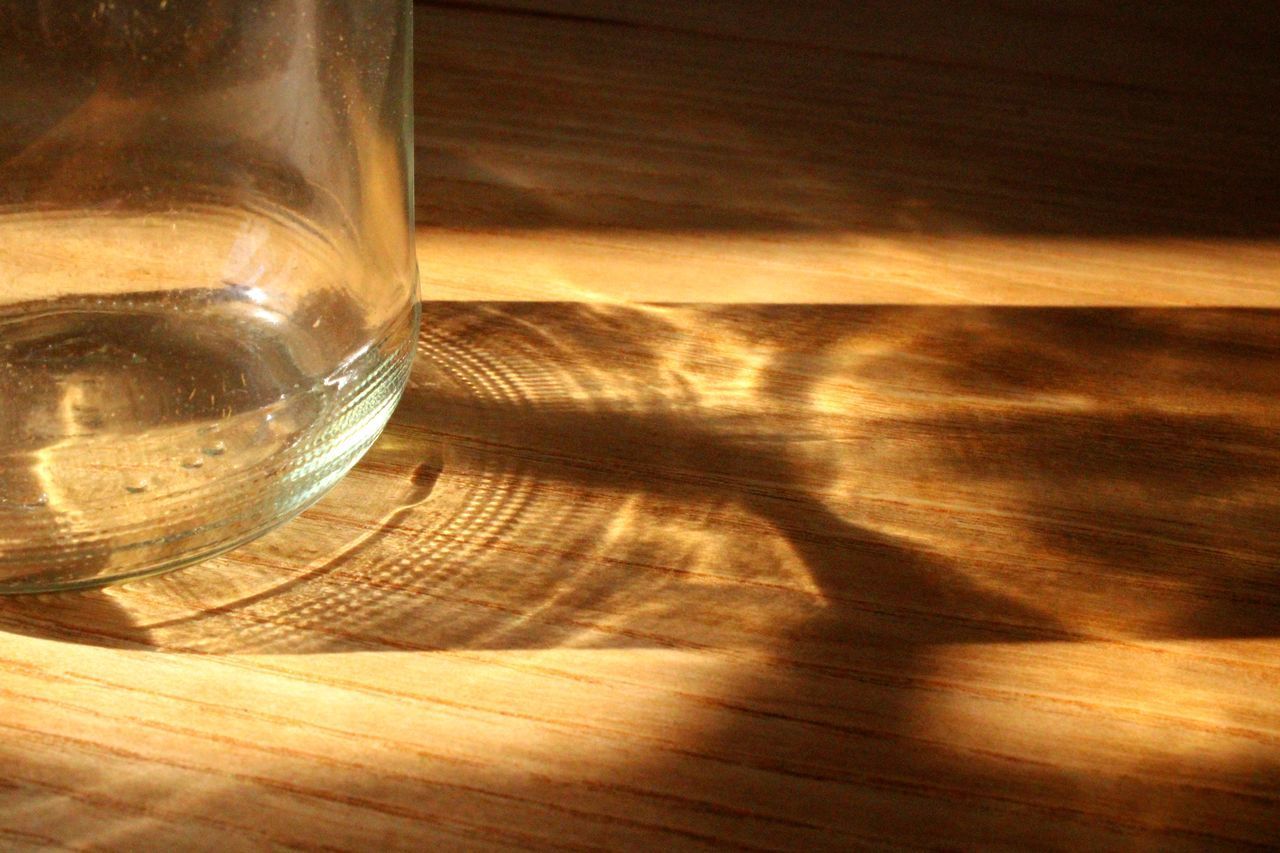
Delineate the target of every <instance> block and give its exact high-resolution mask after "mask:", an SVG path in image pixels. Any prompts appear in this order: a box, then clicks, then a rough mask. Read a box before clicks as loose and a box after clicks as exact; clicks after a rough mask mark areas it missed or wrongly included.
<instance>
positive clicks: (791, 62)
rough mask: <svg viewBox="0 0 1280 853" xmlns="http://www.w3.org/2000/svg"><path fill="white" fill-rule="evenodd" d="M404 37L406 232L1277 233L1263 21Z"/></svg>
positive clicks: (519, 26) (727, 23)
mask: <svg viewBox="0 0 1280 853" xmlns="http://www.w3.org/2000/svg"><path fill="white" fill-rule="evenodd" d="M520 6H524V7H526V8H524V9H520V8H515V7H520ZM530 7H532V8H530ZM574 12H586V13H587V14H574ZM418 17H419V22H420V23H419V56H420V57H422V63H423V64H422V65H421V66H420V68H419V71H418V75H417V76H418V93H419V99H420V101H419V105H418V110H417V112H418V116H419V122H418V130H417V137H416V138H417V164H418V170H417V181H418V193H417V198H418V222H419V223H420V224H422V225H425V226H428V227H440V228H444V229H450V230H452V229H469V230H474V229H495V228H497V229H533V230H537V229H571V230H574V231H586V232H594V231H598V230H603V231H610V230H617V229H622V230H645V231H655V232H658V233H662V234H670V233H673V232H682V231H693V232H701V231H706V232H715V233H720V232H733V233H741V232H762V233H765V234H778V233H791V232H814V231H816V232H825V231H839V232H851V233H859V234H866V233H871V234H876V233H891V234H897V233H913V234H917V233H920V234H956V233H965V234H970V233H978V234H1012V235H1018V234H1035V235H1059V236H1064V237H1069V238H1076V239H1078V238H1087V237H1135V238H1141V237H1149V238H1161V237H1178V236H1187V237H1195V238H1200V239H1206V238H1213V237H1219V238H1259V237H1273V236H1276V235H1277V234H1278V233H1280V158H1276V157H1275V156H1274V151H1275V150H1276V148H1277V145H1278V143H1280V112H1277V110H1275V109H1274V104H1275V103H1276V102H1277V101H1280V77H1278V76H1277V75H1276V72H1275V61H1274V44H1275V41H1276V36H1277V33H1278V32H1280V14H1277V7H1276V5H1275V4H1274V3H1263V2H1243V3H1233V4H1231V6H1230V8H1229V9H1221V8H1217V7H1213V6H1208V5H1206V4H1203V3H1191V2H1172V3H1163V4H1160V5H1159V6H1158V7H1157V6H1148V7H1144V8H1142V9H1141V10H1137V9H1126V8H1121V7H1114V8H1112V7H1104V6H1102V5H1099V4H1088V3H1075V4H1069V5H1068V6H1066V7H1064V6H1061V5H1057V4H1031V5H1020V4H994V3H972V2H970V3H954V2H946V0H926V2H917V3H912V4H903V3H887V2H868V3H858V4H853V5H851V4H848V3H835V2H830V0H801V2H797V3H792V4H787V6H785V7H783V6H779V5H777V4H774V3H764V2H760V1H759V0H739V2H734V3H717V4H652V3H625V4H609V5H608V7H607V8H600V7H598V6H595V5H593V4H585V3H564V2H553V1H552V0H548V2H541V3H499V2H493V3H490V2H484V0H482V1H481V2H467V3H454V2H431V3H423V4H420V5H419V7H418Z"/></svg>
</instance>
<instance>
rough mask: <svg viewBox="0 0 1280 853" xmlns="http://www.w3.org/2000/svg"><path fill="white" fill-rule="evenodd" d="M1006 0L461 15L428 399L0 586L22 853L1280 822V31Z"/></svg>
mask: <svg viewBox="0 0 1280 853" xmlns="http://www.w3.org/2000/svg"><path fill="white" fill-rule="evenodd" d="M967 5H968V7H969V11H970V14H971V15H973V16H974V19H973V21H970V22H969V23H968V24H967V25H966V26H964V27H960V26H959V25H958V24H957V26H956V28H951V29H949V27H948V22H949V21H951V20H952V19H951V18H948V17H947V15H948V14H951V15H952V16H958V15H959V13H958V12H951V13H948V12H947V11H946V9H947V8H948V5H947V4H936V5H930V6H928V7H927V8H925V7H924V6H923V4H922V6H921V8H923V9H924V11H912V12H909V13H904V14H905V15H906V16H905V17H901V16H896V15H894V14H891V11H892V10H891V9H890V7H889V6H888V5H883V6H879V5H876V4H870V5H868V6H867V7H866V9H865V10H863V11H861V12H858V13H857V14H856V15H854V16H853V17H852V18H846V17H845V16H843V15H840V14H837V13H835V12H833V11H832V9H834V4H831V5H827V4H818V3H811V4H808V5H807V6H803V7H802V8H803V9H807V10H809V11H808V14H810V15H812V16H818V17H814V18H813V19H812V20H810V21H809V23H808V24H806V23H805V21H804V20H803V18H804V15H802V14H800V13H797V14H796V15H794V16H791V17H789V18H787V19H786V20H782V19H781V17H780V16H779V15H778V14H777V13H774V16H773V17H772V18H768V19H767V20H766V18H765V15H766V13H765V12H761V11H760V10H761V9H762V8H763V5H762V4H750V3H742V4H731V3H718V4H697V5H696V6H694V5H693V4H686V5H677V4H660V3H656V2H655V3H646V4H641V3H616V4H610V7H609V11H608V13H607V14H606V13H603V12H601V11H600V7H598V6H594V5H593V6H592V7H591V8H590V9H585V8H583V7H582V6H579V5H576V4H568V3H553V2H550V0H548V2H542V3H538V5H536V6H533V5H529V6H526V5H524V4H515V3H512V4H509V6H508V7H506V8H495V7H493V6H488V5H485V4H459V3H451V4H433V5H428V6H423V7H420V8H419V11H420V15H419V28H420V29H419V46H420V51H419V83H420V95H421V100H420V106H419V125H418V155H419V157H418V163H419V176H418V189H419V215H420V218H421V229H420V232H419V245H420V256H421V261H422V266H423V271H424V282H423V291H424V295H425V297H426V299H427V302H426V306H425V317H424V325H423V332H422V338H421V346H420V358H419V360H418V363H417V366H416V368H415V371H414V375H413V380H412V383H411V386H410V388H409V390H408V391H407V393H406V396H405V399H404V402H403V404H402V405H401V407H400V409H399V411H398V412H397V414H396V416H395V418H394V420H393V422H392V424H391V426H390V427H389V429H388V430H387V432H386V434H385V435H384V437H383V438H382V439H381V441H380V442H379V444H378V445H377V446H376V447H375V448H374V450H373V451H371V453H370V454H369V456H368V457H367V458H366V459H365V461H364V462H362V463H361V464H360V466H359V467H358V468H357V469H356V470H355V471H354V472H353V473H352V475H351V476H350V477H348V478H347V479H346V480H345V481H344V482H343V483H342V484H341V485H340V486H339V487H338V488H337V489H336V490H335V491H334V492H333V493H332V494H331V495H330V496H328V497H327V498H326V499H324V500H323V501H322V502H321V503H320V504H318V505H317V506H316V507H315V508H313V509H312V510H310V511H308V512H307V513H305V514H304V515H303V516H302V517H300V518H299V519H297V520H296V521H294V522H292V523H291V524H289V525H288V526H286V527H284V528H282V529H280V530H279V531H277V532H275V533H273V534H271V535H269V536H268V537H266V538H264V539H262V540H260V541H259V542H257V543H254V544H253V545H251V546H248V547H246V548H243V549H241V550H240V551H237V552H235V553H234V554H232V555H230V556H228V557H225V558H222V559H219V560H215V561H212V562H210V563H207V564H205V565H203V566H201V567H198V568H195V569H191V570H188V571H183V572H178V573H174V574H171V575H169V576H166V577H162V578H156V579H152V580H149V581H146V582H141V583H136V584H133V585H129V586H126V587H121V588H117V589H111V590H107V591H103V592H96V593H85V594H79V595H66V596H46V597H42V598H28V599H14V600H8V601H4V602H0V627H2V628H3V629H4V630H3V632H0V729H3V736H0V761H2V762H3V767H4V770H3V772H0V844H2V845H3V846H4V847H6V848H13V849H41V848H56V847H66V848H71V849H82V848H94V849H98V848H102V849H136V848H138V847H147V848H160V849H163V848H196V849H218V850H237V849H261V848H264V847H271V846H285V847H297V848H306V849H368V848H371V847H388V848H397V849H408V848H421V847H423V846H425V845H432V846H436V847H443V848H446V849H454V848H463V849H511V848H537V849H560V848H564V849H620V848H621V849H651V848H672V847H675V848H682V849H698V848H704V847H725V848H731V849H849V848H862V847H892V848H900V847H947V848H962V849H979V848H981V849H986V848H990V847H996V846H1004V847H1014V848H1020V849H1021V848H1043V849H1064V848H1065V849H1159V850H1180V849H1187V850H1191V849H1195V850H1199V849H1205V848H1240V849H1248V848H1265V847H1267V846H1270V845H1274V843H1275V840H1276V839H1277V838H1280V793H1278V792H1280V705H1278V701H1277V700H1278V698H1280V639H1277V631H1278V626H1280V577H1278V576H1277V564H1278V561H1280V536H1278V535H1277V533H1276V525H1275V523H1274V519H1275V517H1276V512H1277V509H1278V507H1277V504H1278V503H1280V490H1277V483H1278V482H1280V441H1277V435H1278V434H1280V433H1278V432H1277V428H1280V409H1278V408H1277V406H1276V401H1277V394H1278V392H1280V374H1278V373H1277V371H1276V370H1275V365H1276V364H1277V356H1280V312H1277V311H1276V310H1274V309H1275V307H1276V306H1277V297H1278V296H1280V288H1278V287H1277V280H1278V279H1277V276H1276V273H1277V263H1278V258H1280V255H1278V254H1277V245H1276V237H1277V228H1276V221H1277V220H1276V210H1277V209H1276V207H1275V206H1274V205H1273V204H1272V202H1274V200H1275V199H1274V192H1275V188H1276V184H1274V183H1269V181H1270V179H1271V178H1273V177H1274V175H1275V168H1276V166H1275V163H1273V162H1271V161H1270V160H1268V159H1267V158H1266V157H1264V156H1262V154H1263V153H1264V149H1266V148H1267V146H1268V145H1269V144H1270V143H1271V142H1274V141H1275V138H1276V137H1275V136H1274V135H1273V133H1274V130H1275V127H1274V114H1273V111H1272V112H1268V113H1266V114H1264V113H1263V112H1261V111H1258V110H1256V109H1255V108H1254V107H1256V104H1257V103H1258V100H1257V99H1259V98H1261V97H1262V94H1263V93H1264V91H1265V89H1266V86H1268V85H1271V84H1273V83H1274V76H1272V77H1271V78H1266V77H1265V72H1266V68H1265V67H1264V66H1265V63H1263V62H1262V61H1261V59H1259V57H1260V56H1262V55H1263V53H1264V47H1262V46H1260V45H1261V44H1262V42H1261V41H1260V39H1261V36H1259V35H1258V34H1257V29H1256V26H1252V25H1251V26H1250V27H1244V26H1243V25H1240V26H1239V27H1238V29H1237V28H1233V26H1231V25H1230V22H1228V23H1226V24H1220V25H1219V27H1218V28H1217V29H1212V28H1209V29H1204V28H1197V27H1195V26H1193V24H1195V23H1196V21H1195V19H1194V16H1192V15H1191V13H1190V12H1189V11H1188V10H1189V9H1190V7H1189V6H1185V7H1184V6H1182V5H1178V4H1174V5H1172V6H1169V7H1168V8H1167V9H1166V10H1165V11H1163V12H1152V13H1150V17H1142V16H1138V15H1137V14H1136V13H1132V14H1126V15H1121V14H1120V13H1114V12H1110V11H1107V10H1104V9H1102V8H1101V7H1099V6H1096V5H1095V4H1092V3H1084V2H1078V3H1069V4H1062V5H1060V6H1059V5H1054V6H1050V5H1049V4H1025V5H1023V6H1019V7H1016V8H1014V7H1008V6H1005V5H1003V4H995V3H990V4H981V3H973V4H967ZM893 9H897V6H894V7H893ZM822 15H825V17H822ZM1250 20H1251V21H1252V24H1253V25H1256V24H1257V22H1258V20H1263V21H1266V20H1269V19H1268V18H1266V17H1265V16H1262V18H1260V19H1259V18H1254V19H1250ZM982 21H985V22H986V23H985V24H982V23H980V22H982ZM819 24H821V25H819ZM1189 34H1194V35H1196V36H1197V39H1192V41H1194V42H1195V44H1194V45H1187V44H1186V42H1187V40H1188V39H1189ZM1199 36H1203V38H1202V39H1200V38H1198V37H1199ZM984 39H985V41H984ZM1037 39H1040V40H1039V41H1038V40H1037ZM1054 46H1057V47H1058V48H1059V50H1057V51H1055V50H1052V49H1050V48H1051V47H1054ZM1130 46H1132V51H1133V52H1132V54H1131V55H1129V58H1128V59H1126V53H1125V51H1126V49H1127V48H1128V47H1130ZM1082 55H1096V56H1097V57H1098V61H1097V62H1096V63H1095V64H1094V65H1093V66H1090V67H1089V68H1087V69H1085V68H1082V67H1081V65H1082V63H1081V61H1080V59H1079V57H1081V56H1082ZM1233 63H1234V64H1233ZM1196 69H1203V71H1204V74H1203V75H1199V74H1195V73H1192V72H1193V71H1195V70H1196ZM1175 72H1176V73H1175ZM1272 73H1273V74H1274V69H1272ZM1024 110H1025V112H1022V111H1024ZM1068 142H1070V143H1071V144H1067V143H1068ZM1193 143H1194V144H1193ZM1081 146H1084V147H1081ZM1250 152H1252V153H1250ZM1175 154H1176V156H1177V158H1178V159H1172V158H1173V157H1174V155H1175ZM1164 155H1168V157H1164ZM1162 158H1163V159H1162ZM1143 163H1146V164H1147V165H1148V167H1149V168H1148V169H1147V170H1146V171H1143V168H1142V166H1141V164H1143ZM1084 164H1088V168H1085V165H1084ZM996 185H998V186H999V190H998V191H995V190H993V189H992V188H993V187H994V186H996ZM1215 187H1216V189H1215ZM1250 187H1252V192H1253V195H1252V196H1250V197H1249V198H1245V197H1243V196H1242V195H1241V194H1242V193H1245V192H1246V191H1247V190H1248V189H1249V188H1250ZM1180 188H1181V189H1180ZM1214 199H1216V200H1217V201H1216V202H1215V201H1214ZM1215 204H1216V206H1214V205H1215Z"/></svg>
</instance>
